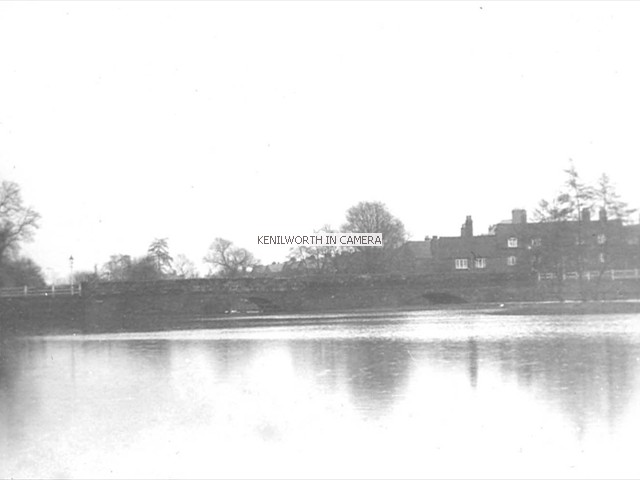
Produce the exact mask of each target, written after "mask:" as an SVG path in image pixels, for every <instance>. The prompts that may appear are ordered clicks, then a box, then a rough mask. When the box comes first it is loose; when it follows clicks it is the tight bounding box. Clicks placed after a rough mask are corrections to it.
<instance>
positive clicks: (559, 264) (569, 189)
mask: <svg viewBox="0 0 640 480" xmlns="http://www.w3.org/2000/svg"><path fill="white" fill-rule="evenodd" d="M565 173H566V174H567V179H566V180H565V183H564V186H563V189H562V190H561V191H560V193H559V194H558V195H557V196H556V197H555V198H553V199H552V200H551V201H548V200H541V201H540V203H539V207H538V209H537V210H536V211H535V217H536V219H537V220H538V221H539V222H548V223H551V224H553V225H552V226H551V227H550V228H548V229H546V231H545V232H546V234H545V238H543V239H542V241H543V244H544V245H545V247H544V250H543V252H542V256H541V258H540V260H539V262H540V266H542V267H543V268H546V269H549V268H550V269H552V270H553V272H554V273H555V277H556V282H557V285H558V293H559V295H560V297H561V298H562V296H563V293H562V292H563V285H564V277H565V273H566V270H567V268H571V269H575V271H576V272H577V273H578V281H579V285H580V292H581V294H582V295H583V297H584V292H585V290H584V270H585V254H586V238H585V224H584V222H585V218H584V212H585V211H591V209H592V208H593V198H594V189H593V187H591V186H589V185H587V184H585V183H584V182H583V181H582V179H581V177H580V175H579V174H578V171H577V170H576V168H575V165H574V164H573V161H572V160H570V161H569V168H567V169H566V170H565Z"/></svg>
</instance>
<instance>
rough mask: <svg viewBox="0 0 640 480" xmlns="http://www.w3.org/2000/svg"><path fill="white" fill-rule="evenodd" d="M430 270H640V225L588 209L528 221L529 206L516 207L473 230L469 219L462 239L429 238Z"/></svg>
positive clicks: (528, 271) (529, 271)
mask: <svg viewBox="0 0 640 480" xmlns="http://www.w3.org/2000/svg"><path fill="white" fill-rule="evenodd" d="M430 248H431V259H430V269H431V270H432V271H435V272H442V273H445V272H475V273H482V272H493V273H495V272H512V273H523V274H524V273H553V274H563V273H567V272H576V271H582V272H587V271H591V272H600V271H603V270H605V269H606V270H610V269H621V270H625V269H636V268H640V225H638V224H634V225H624V224H623V223H622V221H621V220H618V219H616V220H609V219H607V216H606V213H605V212H604V211H600V213H599V215H598V218H597V219H592V218H591V215H590V211H589V210H586V209H585V210H584V211H583V212H582V215H581V218H580V219H579V220H575V221H564V222H535V223H530V222H528V221H527V213H526V211H525V210H520V209H516V210H513V211H512V217H511V219H510V220H506V221H503V222H500V223H498V224H497V225H494V226H493V227H491V229H490V231H489V233H488V234H486V235H474V234H473V220H472V218H471V216H468V217H467V218H466V221H465V222H464V224H463V225H462V228H461V231H460V236H459V237H439V238H438V237H434V238H432V239H431V240H430Z"/></svg>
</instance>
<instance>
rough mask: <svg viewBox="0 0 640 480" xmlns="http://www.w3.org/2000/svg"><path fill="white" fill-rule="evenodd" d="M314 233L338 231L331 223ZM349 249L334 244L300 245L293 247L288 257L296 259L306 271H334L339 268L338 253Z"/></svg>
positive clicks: (301, 268)
mask: <svg viewBox="0 0 640 480" xmlns="http://www.w3.org/2000/svg"><path fill="white" fill-rule="evenodd" d="M314 233H316V234H318V235H323V234H327V233H338V232H337V231H336V230H334V229H333V228H331V226H330V225H324V226H323V227H322V228H320V229H318V230H315V231H314ZM348 249H349V247H341V246H334V245H300V246H296V247H292V248H291V250H290V251H289V255H288V257H289V259H290V260H295V261H296V262H297V263H298V265H300V268H299V269H298V270H299V271H302V272H304V273H334V272H336V271H337V269H338V268H337V265H336V262H337V261H338V259H339V256H338V254H339V253H341V252H343V251H346V250H348Z"/></svg>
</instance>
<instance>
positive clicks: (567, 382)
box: [0, 314, 640, 477]
mask: <svg viewBox="0 0 640 480" xmlns="http://www.w3.org/2000/svg"><path fill="white" fill-rule="evenodd" d="M454 320H455V319H454ZM495 322H504V320H496V319H492V318H486V317H482V316H478V315H476V316H473V315H471V314H466V316H465V317H464V318H461V319H458V320H457V321H451V319H445V320H443V319H442V318H439V317H433V318H432V317H420V316H411V317H409V318H407V319H405V320H403V321H401V322H398V321H394V322H389V323H386V324H384V323H379V322H378V323H377V324H375V325H372V324H370V323H367V322H366V321H363V322H361V323H359V324H348V325H347V324H344V325H330V326H326V325H325V326H315V327H314V326H304V327H294V326H292V327H274V328H262V329H238V330H226V331H204V332H192V333H190V334H189V335H186V336H185V335H183V334H178V333H167V332H165V333H162V334H144V335H139V336H133V337H131V336H129V337H127V336H122V335H120V336H118V335H104V336H95V337H78V338H63V337H50V338H41V339H38V338H32V339H25V340H20V341H14V342H11V343H7V342H5V343H3V344H2V345H1V348H0V407H1V408H0V446H1V450H0V476H2V477H7V476H15V477H24V476H27V477H32V476H44V477H149V476H153V477H185V476H189V477H217V476H223V477H251V476H253V477H256V476H257V477H264V476H277V477H299V476H304V477H309V476H343V477H344V476H347V477H349V476H367V477H376V476H382V477H398V476H405V477H421V476H429V475H431V476H432V475H437V476H442V477H446V476H454V477H455V476H465V475H471V476H483V475H490V476H508V477H512V476H529V475H534V476H535V475H536V474H537V475H543V476H545V475H552V476H581V475H582V476H584V475H585V474H587V473H588V474H589V475H596V476H598V472H600V473H601V474H602V475H604V476H631V477H633V476H637V475H638V474H640V469H639V468H638V464H637V462H635V460H634V459H635V456H634V455H633V454H632V453H631V452H632V450H633V445H634V444H635V443H636V442H637V441H638V440H640V435H639V434H638V432H639V431H640V429H639V427H640V424H639V420H640V411H639V409H638V401H637V400H638V399H639V396H640V385H639V376H638V373H639V370H640V362H639V358H640V326H639V322H638V319H637V318H633V317H620V318H617V319H615V322H616V323H615V324H613V323H612V322H613V320H611V319H607V322H609V323H608V324H607V325H606V327H598V325H603V323H602V321H601V320H600V319H598V318H590V317H586V318H584V319H583V320H581V322H583V323H575V322H573V323H571V324H570V328H569V329H568V330H567V329H566V328H564V327H562V326H558V325H557V324H555V325H554V324H553V323H551V322H554V320H551V319H541V318H533V319H520V321H519V323H517V324H513V325H508V324H500V325H497V324H496V323H495ZM460 325H463V326H464V330H461V327H460ZM614 327H615V328H614ZM496 328H497V330H496ZM599 329H600V330H601V331H600V332H599ZM612 329H613V330H612ZM488 331H491V332H493V333H491V334H490V335H487V334H483V333H482V332H488ZM594 452H598V453H599V455H600V457H599V458H598V457H597V456H594ZM425 458H428V461H425ZM460 458H464V459H465V461H464V462H460V461H459V459H460ZM614 460H615V462H614ZM614 467H615V468H614ZM598 469H600V470H598Z"/></svg>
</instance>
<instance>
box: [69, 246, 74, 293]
mask: <svg viewBox="0 0 640 480" xmlns="http://www.w3.org/2000/svg"><path fill="white" fill-rule="evenodd" d="M69 283H70V284H71V295H73V255H70V256H69Z"/></svg>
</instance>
